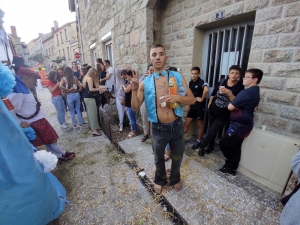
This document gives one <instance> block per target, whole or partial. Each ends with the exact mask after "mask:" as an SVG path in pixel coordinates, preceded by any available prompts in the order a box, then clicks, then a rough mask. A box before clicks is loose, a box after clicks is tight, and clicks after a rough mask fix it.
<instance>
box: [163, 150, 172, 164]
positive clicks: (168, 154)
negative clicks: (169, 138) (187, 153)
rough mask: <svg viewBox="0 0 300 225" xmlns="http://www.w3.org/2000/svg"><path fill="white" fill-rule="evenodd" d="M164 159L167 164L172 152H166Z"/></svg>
mask: <svg viewBox="0 0 300 225" xmlns="http://www.w3.org/2000/svg"><path fill="white" fill-rule="evenodd" d="M164 158H165V162H167V161H168V160H169V159H170V158H171V152H165V155H164Z"/></svg>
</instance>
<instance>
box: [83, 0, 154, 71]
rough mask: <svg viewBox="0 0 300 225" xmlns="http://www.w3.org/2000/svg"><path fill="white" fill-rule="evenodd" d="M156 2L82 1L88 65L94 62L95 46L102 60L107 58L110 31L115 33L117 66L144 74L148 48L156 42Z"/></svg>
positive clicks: (113, 40)
mask: <svg viewBox="0 0 300 225" xmlns="http://www.w3.org/2000/svg"><path fill="white" fill-rule="evenodd" d="M151 2H153V1H151V0H150V1H149V0H148V1H141V0H103V1H101V2H99V1H90V3H87V1H86V3H87V4H85V2H84V1H79V9H80V17H81V24H80V25H81V32H82V42H83V53H84V56H85V62H87V63H92V58H91V57H92V54H91V52H90V48H89V46H90V45H91V44H93V43H95V44H96V51H97V54H98V56H99V57H102V58H103V59H105V58H106V53H105V42H101V37H103V36H104V35H105V34H106V33H107V32H109V31H111V32H112V38H111V40H110V41H111V42H112V46H113V60H114V65H115V67H116V68H117V67H119V68H120V67H125V66H132V67H133V68H136V69H138V68H139V70H140V72H145V69H146V66H147V63H148V54H149V53H148V52H149V48H150V46H151V45H152V43H153V9H151V8H153V4H152V3H151Z"/></svg>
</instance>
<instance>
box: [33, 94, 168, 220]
mask: <svg viewBox="0 0 300 225" xmlns="http://www.w3.org/2000/svg"><path fill="white" fill-rule="evenodd" d="M38 98H39V100H40V101H41V102H42V109H43V110H44V112H45V114H46V118H47V120H48V121H49V122H50V123H51V125H52V126H53V127H54V129H55V130H56V131H57V133H58V135H59V137H60V138H59V141H58V142H59V144H60V145H61V147H62V148H63V149H64V150H66V151H74V152H76V157H75V158H74V159H73V160H72V161H70V162H66V163H63V164H62V165H60V166H58V167H56V169H55V170H54V171H52V172H53V174H54V175H55V176H56V177H57V178H58V179H59V180H60V182H61V183H62V184H63V185H64V187H65V188H66V190H67V199H68V201H69V203H68V204H67V205H66V208H65V211H64V212H63V213H62V214H61V216H60V217H59V219H58V220H55V221H53V222H52V224H139V225H140V224H172V223H171V220H170V219H168V218H169V214H168V213H167V212H164V211H163V208H162V207H161V206H160V205H159V204H158V203H157V199H154V198H153V197H152V196H151V195H150V194H149V192H148V191H147V190H146V189H145V188H144V186H143V185H142V184H141V183H140V182H139V180H138V178H137V176H136V173H135V172H134V171H133V170H132V169H131V168H130V167H129V166H128V165H127V163H126V162H127V161H132V160H133V159H132V158H133V157H134V154H127V155H122V154H120V153H119V152H118V151H117V149H116V147H115V146H114V145H112V144H111V143H110V141H109V140H108V138H107V137H106V136H105V135H104V134H103V135H102V136H100V137H93V136H92V135H91V131H90V129H89V128H88V127H87V126H88V125H87V124H85V128H84V129H83V130H73V129H71V128H69V129H61V128H59V124H58V121H57V118H56V111H55V108H54V106H53V105H52V103H51V100H50V98H51V96H50V93H49V91H48V90H47V89H45V88H44V89H43V90H41V91H38ZM83 117H84V119H85V120H86V121H87V119H86V113H83ZM66 119H67V122H69V123H71V118H70V117H69V113H67V114H66ZM114 124H115V123H114ZM128 132H129V126H127V127H126V126H125V127H124V131H123V132H122V133H119V132H118V126H117V124H115V125H113V126H112V136H113V138H114V140H116V141H119V140H123V139H125V138H126V136H127V134H128ZM39 149H45V147H44V146H41V147H40V148H39Z"/></svg>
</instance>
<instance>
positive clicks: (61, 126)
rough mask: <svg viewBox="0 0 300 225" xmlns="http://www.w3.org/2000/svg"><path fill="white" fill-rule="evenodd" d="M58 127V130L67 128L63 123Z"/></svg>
mask: <svg viewBox="0 0 300 225" xmlns="http://www.w3.org/2000/svg"><path fill="white" fill-rule="evenodd" d="M59 127H60V128H63V129H66V128H68V126H67V125H66V124H65V123H63V124H61V125H60V126H59Z"/></svg>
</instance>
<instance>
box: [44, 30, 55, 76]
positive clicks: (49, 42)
mask: <svg viewBox="0 0 300 225" xmlns="http://www.w3.org/2000/svg"><path fill="white" fill-rule="evenodd" d="M43 48H44V55H45V56H47V57H46V60H45V63H44V65H43V66H44V67H46V68H47V71H48V70H50V69H51V68H52V67H54V66H53V63H52V62H51V60H54V59H55V58H56V57H55V54H54V52H55V51H54V43H53V32H51V33H50V34H49V35H48V37H45V38H44V40H43Z"/></svg>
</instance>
